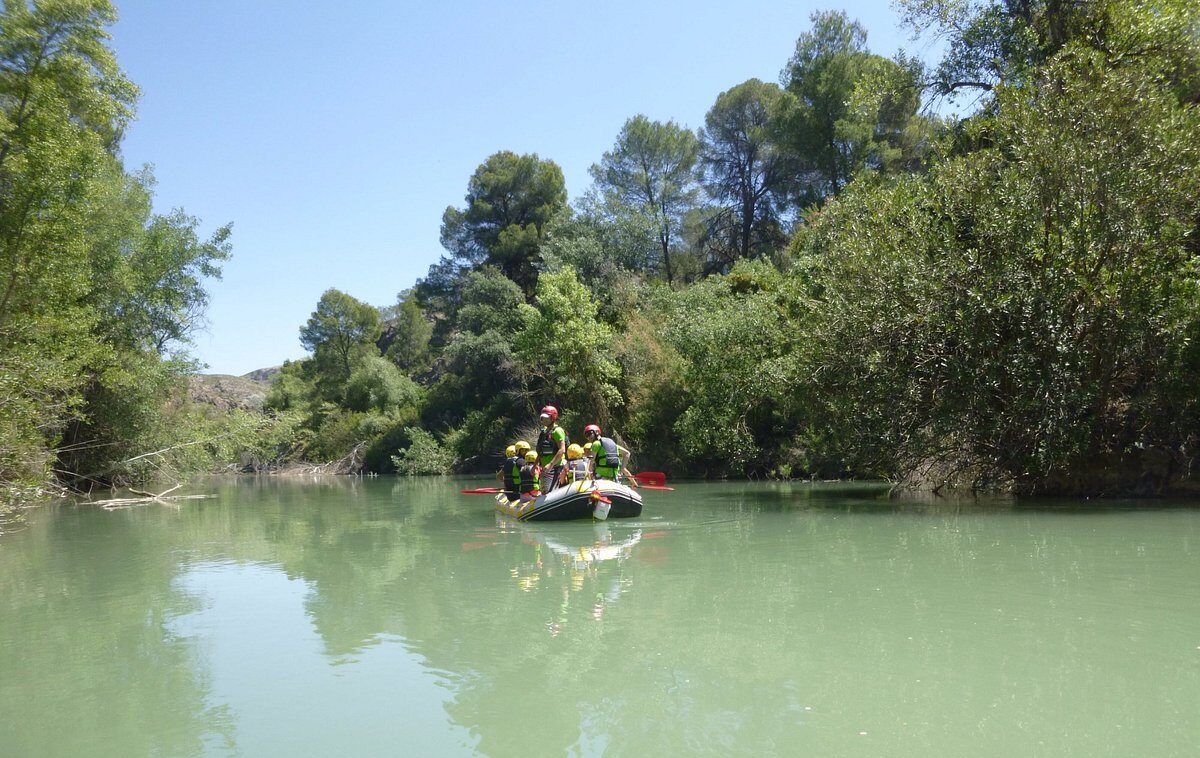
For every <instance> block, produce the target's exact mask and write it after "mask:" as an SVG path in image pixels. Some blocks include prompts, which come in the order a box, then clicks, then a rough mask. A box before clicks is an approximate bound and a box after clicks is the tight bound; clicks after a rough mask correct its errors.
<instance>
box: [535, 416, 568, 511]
mask: <svg viewBox="0 0 1200 758" xmlns="http://www.w3.org/2000/svg"><path fill="white" fill-rule="evenodd" d="M538 422H539V425H540V426H541V431H540V432H538V439H537V453H538V460H539V461H540V462H541V464H542V480H541V485H542V487H541V489H542V492H549V491H550V490H552V489H554V487H555V485H556V484H557V483H558V475H559V472H560V471H561V470H562V465H563V462H564V460H565V459H566V456H567V433H566V432H565V431H564V430H563V428H562V427H561V426H559V425H558V409H557V408H555V407H554V406H553V405H547V406H546V407H545V408H543V409H542V412H541V415H540V416H538Z"/></svg>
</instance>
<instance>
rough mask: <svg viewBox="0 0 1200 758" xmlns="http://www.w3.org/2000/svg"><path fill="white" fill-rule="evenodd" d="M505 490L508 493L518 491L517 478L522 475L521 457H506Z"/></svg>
mask: <svg viewBox="0 0 1200 758" xmlns="http://www.w3.org/2000/svg"><path fill="white" fill-rule="evenodd" d="M503 472H504V491H505V493H507V494H512V495H515V494H516V493H517V480H518V479H519V478H520V477H521V459H520V458H518V457H517V456H515V455H514V456H511V457H509V458H505V459H504V468H503Z"/></svg>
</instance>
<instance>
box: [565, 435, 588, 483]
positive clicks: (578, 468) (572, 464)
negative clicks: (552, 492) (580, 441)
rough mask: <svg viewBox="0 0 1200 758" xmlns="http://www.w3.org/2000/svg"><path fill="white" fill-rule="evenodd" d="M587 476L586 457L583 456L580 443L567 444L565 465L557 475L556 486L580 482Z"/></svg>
mask: <svg viewBox="0 0 1200 758" xmlns="http://www.w3.org/2000/svg"><path fill="white" fill-rule="evenodd" d="M587 476H588V462H587V458H584V457H583V446H582V445H567V465H565V466H563V469H562V473H561V474H559V475H558V486H559V487H563V486H565V485H568V484H572V483H574V482H582V481H583V480H584V479H587Z"/></svg>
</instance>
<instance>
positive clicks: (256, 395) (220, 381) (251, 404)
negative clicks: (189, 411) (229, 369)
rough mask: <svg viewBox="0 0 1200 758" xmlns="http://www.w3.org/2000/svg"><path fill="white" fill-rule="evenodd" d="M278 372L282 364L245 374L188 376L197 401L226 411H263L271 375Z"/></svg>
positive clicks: (191, 397)
mask: <svg viewBox="0 0 1200 758" xmlns="http://www.w3.org/2000/svg"><path fill="white" fill-rule="evenodd" d="M278 372H279V369H278V368H268V369H258V370H257V371H251V372H250V373H249V374H246V375H244V376H230V375H228V374H193V375H192V376H191V377H190V378H189V380H188V395H189V397H190V399H191V401H192V402H193V403H202V404H205V405H211V406H213V407H214V408H216V409H218V410H222V411H227V410H230V409H232V408H239V409H242V410H250V411H261V410H262V407H263V401H264V400H265V399H266V397H267V391H268V390H269V389H270V388H271V382H270V377H271V376H274V375H275V374H276V373H278ZM260 377H261V378H260Z"/></svg>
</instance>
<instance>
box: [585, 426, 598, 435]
mask: <svg viewBox="0 0 1200 758" xmlns="http://www.w3.org/2000/svg"><path fill="white" fill-rule="evenodd" d="M588 432H595V433H596V436H597V437H599V436H600V427H598V426H596V425H595V424H588V425H587V426H585V427H583V433H584V434H587V433H588Z"/></svg>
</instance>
